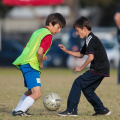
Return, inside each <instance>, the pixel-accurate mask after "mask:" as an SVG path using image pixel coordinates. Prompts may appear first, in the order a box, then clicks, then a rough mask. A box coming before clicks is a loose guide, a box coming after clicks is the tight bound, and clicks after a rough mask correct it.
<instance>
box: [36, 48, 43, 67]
mask: <svg viewBox="0 0 120 120" xmlns="http://www.w3.org/2000/svg"><path fill="white" fill-rule="evenodd" d="M43 54H44V49H43V48H42V47H39V49H38V52H37V57H38V61H39V63H40V65H39V67H40V68H43Z"/></svg>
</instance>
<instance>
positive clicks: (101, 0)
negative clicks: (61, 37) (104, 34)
mask: <svg viewBox="0 0 120 120" xmlns="http://www.w3.org/2000/svg"><path fill="white" fill-rule="evenodd" d="M64 1H65V4H68V5H70V7H71V9H72V10H73V9H76V8H77V7H76V6H78V7H80V8H85V7H88V6H90V7H92V6H99V7H100V8H101V10H102V18H101V20H100V24H99V26H114V25H115V23H114V20H113V16H114V13H115V12H116V9H117V6H118V4H120V1H119V0H64ZM75 1H76V2H75ZM12 8H13V7H10V6H5V5H3V4H2V0H0V18H4V17H5V16H6V13H7V12H8V11H9V10H10V9H12ZM77 10H78V9H76V11H77ZM76 11H74V12H76ZM72 15H73V16H72V17H75V15H74V13H72Z"/></svg>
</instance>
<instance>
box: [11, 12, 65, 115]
mask: <svg viewBox="0 0 120 120" xmlns="http://www.w3.org/2000/svg"><path fill="white" fill-rule="evenodd" d="M65 24H66V21H65V19H64V17H63V16H62V15H61V14H60V13H53V14H50V15H49V16H48V17H47V20H46V27H45V28H41V29H38V30H36V31H35V32H34V33H33V34H32V36H31V38H30V40H29V41H28V43H27V45H26V46H25V48H24V50H23V52H22V53H21V55H20V56H19V57H18V58H17V59H16V60H15V61H14V62H13V65H15V66H16V67H17V68H18V69H20V70H21V72H22V74H23V77H24V85H25V87H27V88H28V90H27V91H26V92H25V93H24V94H23V95H22V97H21V99H20V101H19V103H18V105H17V107H16V108H15V109H14V110H13V111H12V115H13V116H28V115H31V114H28V113H27V112H26V111H27V110H28V109H29V107H30V106H32V105H33V103H34V101H36V100H38V99H39V98H40V96H41V81H40V72H41V71H40V69H41V68H43V61H44V60H46V59H47V57H46V56H45V55H46V53H47V52H48V50H49V48H50V46H51V44H52V35H55V34H57V33H58V32H60V31H61V28H63V27H64V26H65Z"/></svg>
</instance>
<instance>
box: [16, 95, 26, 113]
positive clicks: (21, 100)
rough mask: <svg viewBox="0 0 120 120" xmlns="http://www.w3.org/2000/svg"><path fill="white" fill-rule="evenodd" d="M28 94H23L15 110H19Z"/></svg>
mask: <svg viewBox="0 0 120 120" xmlns="http://www.w3.org/2000/svg"><path fill="white" fill-rule="evenodd" d="M26 97H27V96H26V95H25V94H23V95H22V97H21V99H20V101H19V103H18V105H17V107H16V108H15V109H14V110H15V111H18V108H19V107H20V105H21V104H22V103H23V101H24V99H25V98H26Z"/></svg>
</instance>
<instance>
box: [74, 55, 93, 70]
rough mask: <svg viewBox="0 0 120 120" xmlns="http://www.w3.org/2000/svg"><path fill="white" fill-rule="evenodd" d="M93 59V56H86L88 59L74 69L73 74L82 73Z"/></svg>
mask: <svg viewBox="0 0 120 120" xmlns="http://www.w3.org/2000/svg"><path fill="white" fill-rule="evenodd" d="M93 59H94V55H93V54H88V58H87V60H86V61H85V63H84V64H83V65H82V66H81V67H76V69H75V72H79V71H82V70H83V69H84V68H85V67H86V66H87V65H88V64H89V63H90V62H91V61H92V60H93Z"/></svg>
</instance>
